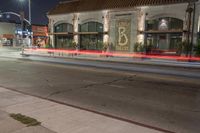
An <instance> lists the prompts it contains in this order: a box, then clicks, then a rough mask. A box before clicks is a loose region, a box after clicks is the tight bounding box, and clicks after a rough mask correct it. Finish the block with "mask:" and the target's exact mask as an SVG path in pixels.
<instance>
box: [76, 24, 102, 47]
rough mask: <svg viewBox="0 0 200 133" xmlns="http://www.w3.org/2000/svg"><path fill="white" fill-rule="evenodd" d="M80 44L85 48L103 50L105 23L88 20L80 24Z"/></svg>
mask: <svg viewBox="0 0 200 133" xmlns="http://www.w3.org/2000/svg"><path fill="white" fill-rule="evenodd" d="M80 32H83V33H84V34H82V35H81V36H80V44H81V45H80V46H81V49H84V50H102V48H103V34H102V33H103V24H102V23H98V22H93V21H92V22H87V23H84V24H82V25H80Z"/></svg>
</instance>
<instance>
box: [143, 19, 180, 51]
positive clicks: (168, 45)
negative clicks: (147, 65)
mask: <svg viewBox="0 0 200 133" xmlns="http://www.w3.org/2000/svg"><path fill="white" fill-rule="evenodd" d="M181 30H183V21H182V20H180V19H176V18H169V17H166V18H159V19H155V20H147V21H146V43H147V47H148V48H150V49H151V51H156V50H160V51H170V52H175V53H176V51H177V50H178V47H179V46H178V45H180V44H181V41H182V35H183V33H182V31H181Z"/></svg>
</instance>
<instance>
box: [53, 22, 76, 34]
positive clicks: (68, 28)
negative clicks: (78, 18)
mask: <svg viewBox="0 0 200 133" xmlns="http://www.w3.org/2000/svg"><path fill="white" fill-rule="evenodd" d="M54 31H55V32H56V33H57V32H73V25H72V24H69V23H61V24H58V25H56V26H55V28H54Z"/></svg>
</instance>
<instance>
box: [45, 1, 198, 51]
mask: <svg viewBox="0 0 200 133" xmlns="http://www.w3.org/2000/svg"><path fill="white" fill-rule="evenodd" d="M199 6H200V5H199V1H197V0H195V1H189V2H188V0H173V1H172V0H157V1H154V0H141V1H138V0H72V1H62V2H60V3H59V4H58V5H57V6H56V7H55V8H54V9H52V10H51V11H49V13H48V18H49V36H50V43H51V44H52V46H53V47H54V48H63V49H72V48H74V44H77V45H78V47H79V49H81V50H103V49H105V47H106V48H108V47H109V50H111V51H117V52H142V51H147V50H148V51H151V52H152V51H155V52H168V53H174V54H177V53H178V51H179V50H180V46H181V47H182V44H183V42H185V43H188V45H189V47H190V46H191V47H192V46H193V45H196V42H197V37H198V32H199Z"/></svg>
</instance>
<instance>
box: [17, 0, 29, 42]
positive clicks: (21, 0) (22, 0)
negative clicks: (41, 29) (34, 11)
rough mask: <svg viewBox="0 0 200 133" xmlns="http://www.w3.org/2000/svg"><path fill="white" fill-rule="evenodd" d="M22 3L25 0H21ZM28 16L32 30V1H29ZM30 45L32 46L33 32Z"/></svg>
mask: <svg viewBox="0 0 200 133" xmlns="http://www.w3.org/2000/svg"><path fill="white" fill-rule="evenodd" d="M19 1H20V2H24V1H25V0H19ZM28 12H29V13H28V14H29V15H28V16H29V24H30V29H31V25H32V19H31V0H28ZM30 45H32V32H30Z"/></svg>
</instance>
